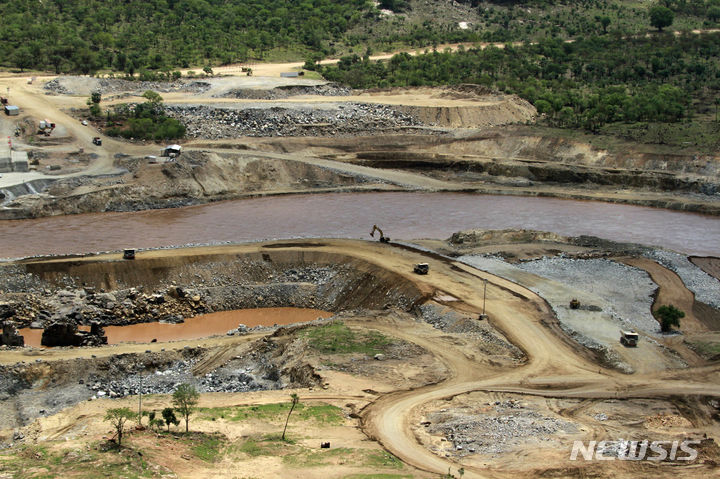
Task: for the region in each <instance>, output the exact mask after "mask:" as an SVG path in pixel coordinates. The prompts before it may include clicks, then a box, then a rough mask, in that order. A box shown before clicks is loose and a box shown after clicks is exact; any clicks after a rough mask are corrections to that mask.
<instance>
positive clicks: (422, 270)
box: [413, 263, 430, 274]
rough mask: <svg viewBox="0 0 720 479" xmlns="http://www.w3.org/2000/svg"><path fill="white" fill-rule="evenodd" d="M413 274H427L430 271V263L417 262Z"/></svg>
mask: <svg viewBox="0 0 720 479" xmlns="http://www.w3.org/2000/svg"><path fill="white" fill-rule="evenodd" d="M413 271H414V272H415V274H428V271H430V265H429V264H427V263H417V264H416V265H415V267H414V268H413Z"/></svg>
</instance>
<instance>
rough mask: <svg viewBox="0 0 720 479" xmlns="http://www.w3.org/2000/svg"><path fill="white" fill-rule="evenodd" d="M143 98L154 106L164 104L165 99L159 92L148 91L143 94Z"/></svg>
mask: <svg viewBox="0 0 720 479" xmlns="http://www.w3.org/2000/svg"><path fill="white" fill-rule="evenodd" d="M142 97H143V98H145V99H146V100H147V101H149V102H150V103H152V104H154V105H159V104H162V101H163V97H161V96H160V94H159V93H158V92H156V91H152V90H146V91H145V93H143V94H142Z"/></svg>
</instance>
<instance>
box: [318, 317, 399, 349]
mask: <svg viewBox="0 0 720 479" xmlns="http://www.w3.org/2000/svg"><path fill="white" fill-rule="evenodd" d="M305 336H306V337H307V338H308V344H309V345H310V347H311V348H313V349H315V350H316V351H318V352H320V353H323V354H348V353H362V354H367V355H375V354H378V353H381V352H383V351H384V350H385V349H386V348H387V347H388V346H389V345H390V344H391V342H392V341H391V340H390V338H388V337H387V336H385V335H383V334H381V333H379V332H377V331H372V330H369V331H361V332H360V331H355V330H352V329H350V328H348V327H347V326H346V325H345V324H344V323H343V322H342V321H335V322H332V323H330V324H326V325H323V326H320V327H317V328H310V329H308V330H307V331H306V332H305Z"/></svg>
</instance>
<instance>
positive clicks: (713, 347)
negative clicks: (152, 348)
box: [688, 341, 720, 359]
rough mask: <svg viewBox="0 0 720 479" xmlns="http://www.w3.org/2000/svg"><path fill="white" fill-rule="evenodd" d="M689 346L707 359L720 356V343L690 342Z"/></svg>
mask: <svg viewBox="0 0 720 479" xmlns="http://www.w3.org/2000/svg"><path fill="white" fill-rule="evenodd" d="M688 344H689V345H690V347H691V348H692V349H694V350H695V351H696V352H697V353H698V354H699V355H700V356H702V357H703V358H705V359H711V358H714V357H715V356H717V355H718V354H720V342H717V341H689V342H688Z"/></svg>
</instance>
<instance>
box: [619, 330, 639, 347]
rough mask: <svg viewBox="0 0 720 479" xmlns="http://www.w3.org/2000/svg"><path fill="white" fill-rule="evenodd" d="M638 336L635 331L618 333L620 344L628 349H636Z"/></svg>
mask: <svg viewBox="0 0 720 479" xmlns="http://www.w3.org/2000/svg"><path fill="white" fill-rule="evenodd" d="M639 339H640V336H639V335H638V333H636V332H635V331H620V344H622V345H624V346H628V347H633V348H634V347H637V344H638V340H639Z"/></svg>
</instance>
